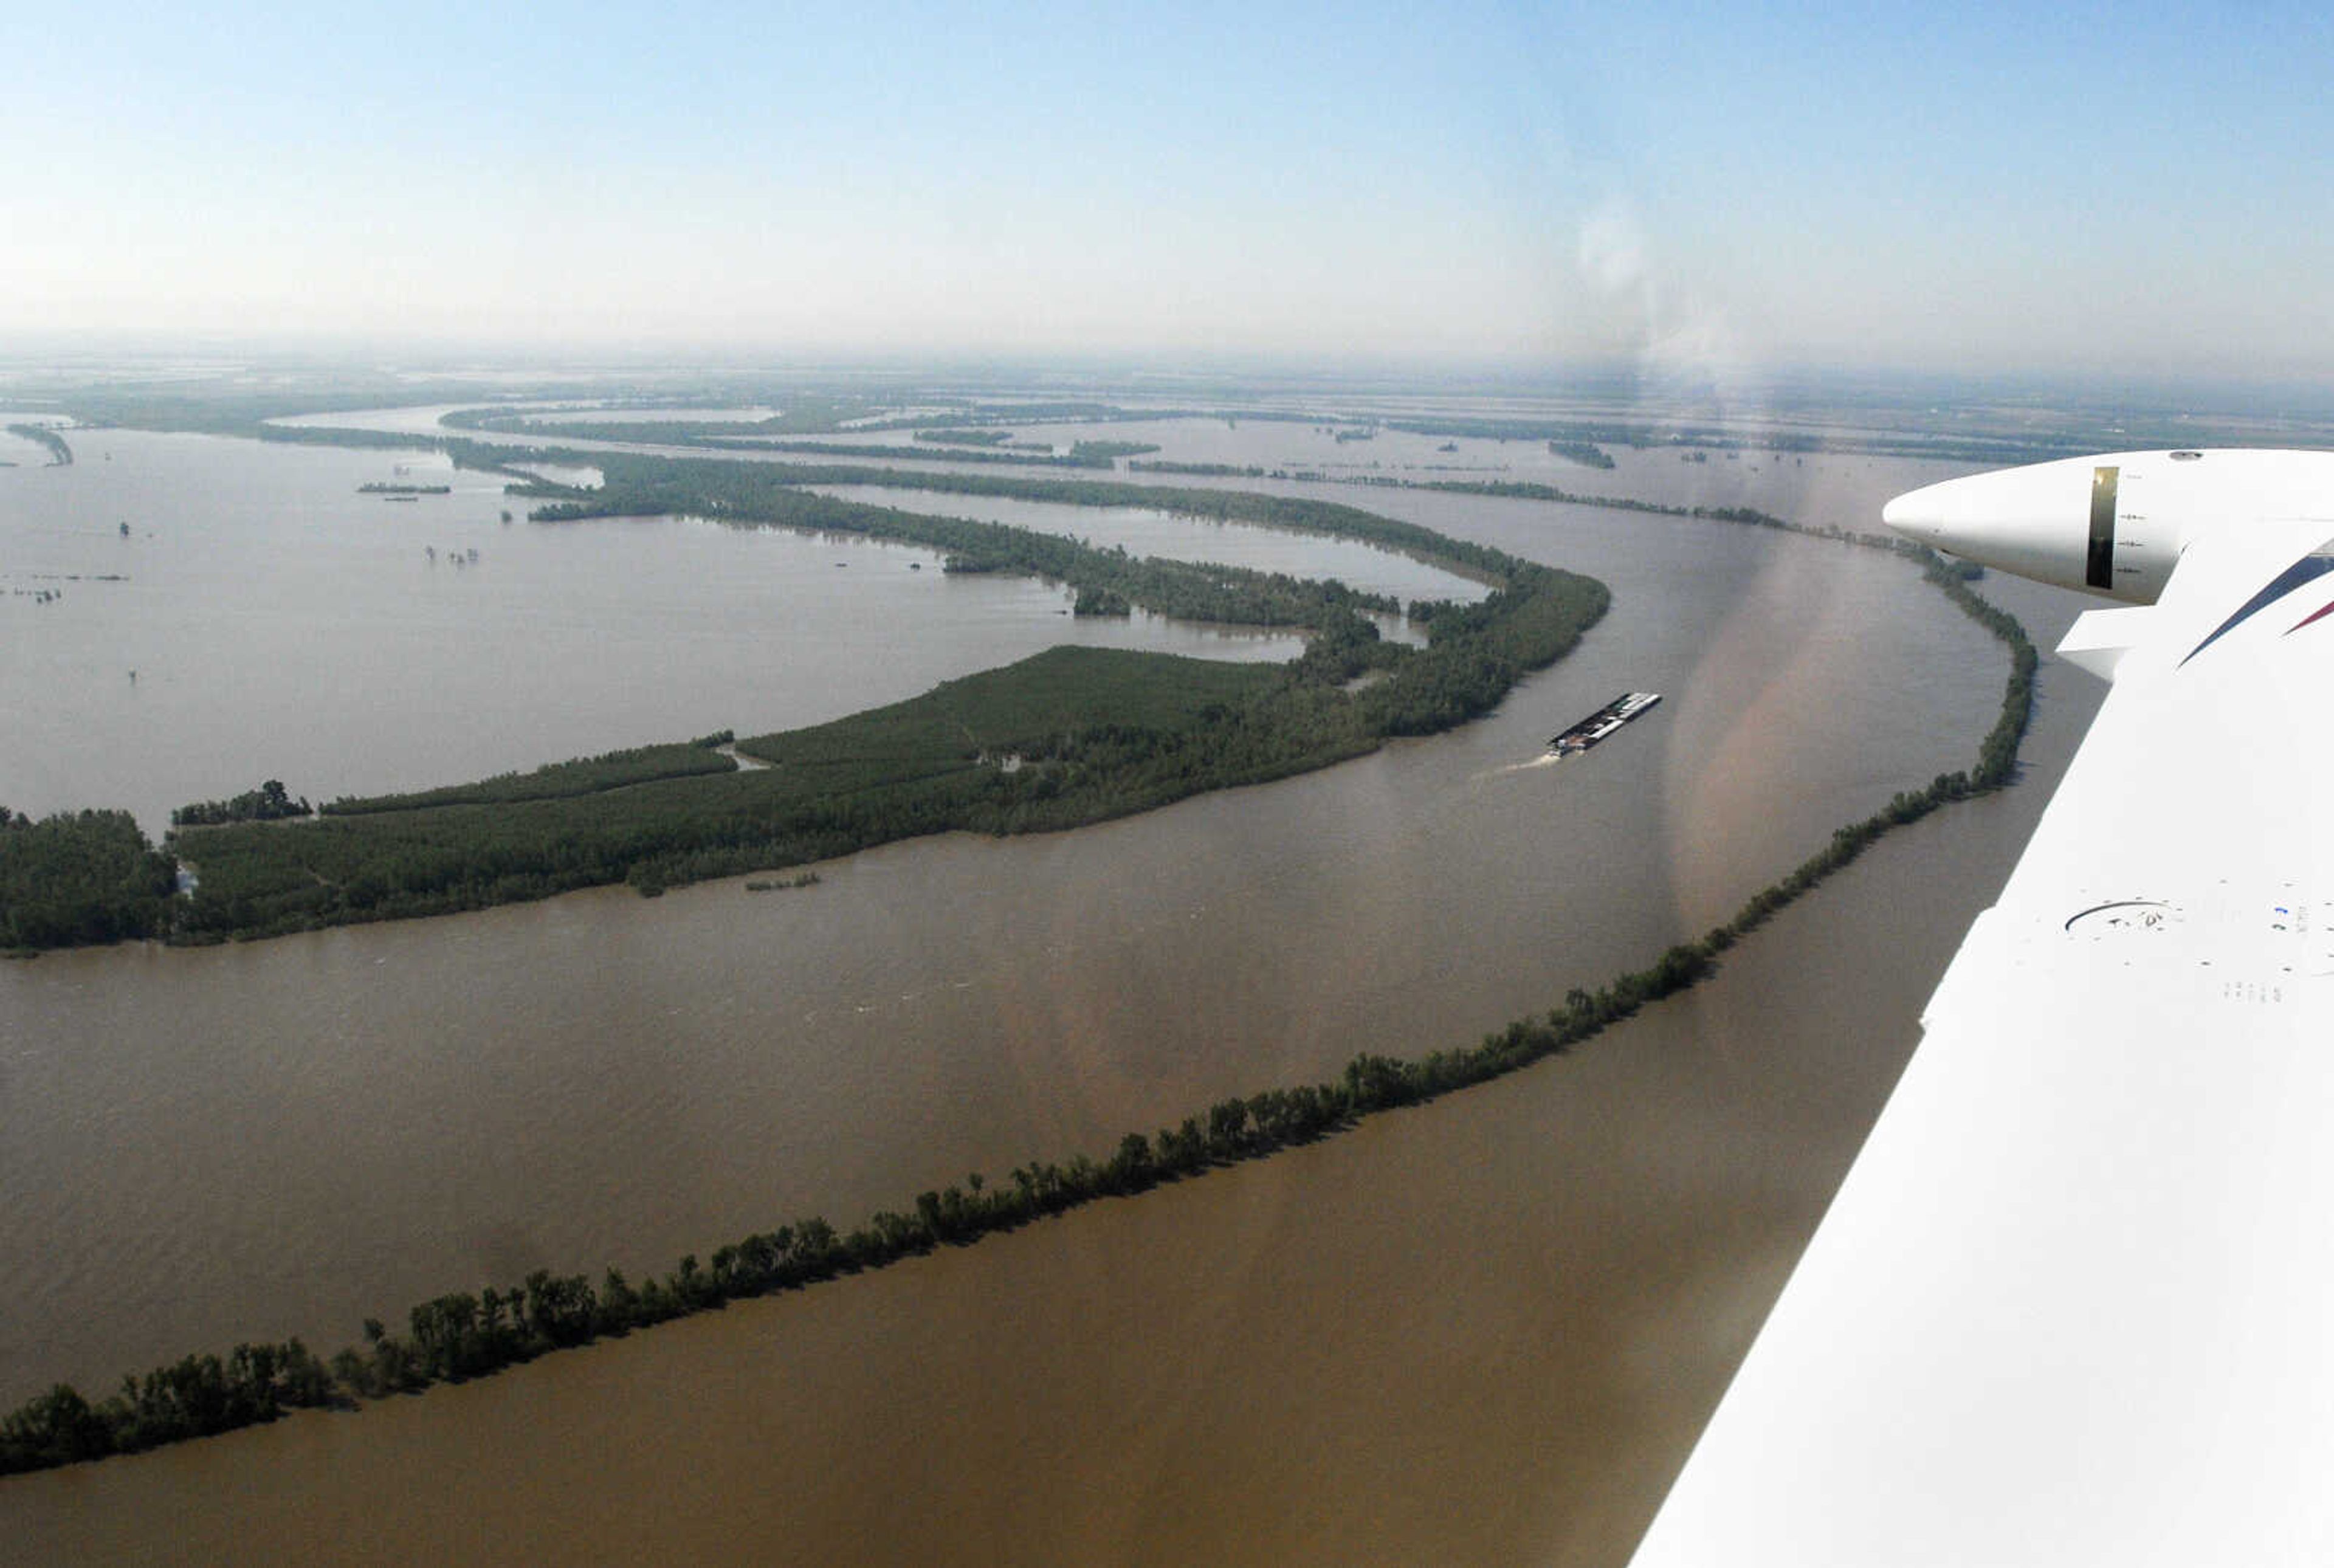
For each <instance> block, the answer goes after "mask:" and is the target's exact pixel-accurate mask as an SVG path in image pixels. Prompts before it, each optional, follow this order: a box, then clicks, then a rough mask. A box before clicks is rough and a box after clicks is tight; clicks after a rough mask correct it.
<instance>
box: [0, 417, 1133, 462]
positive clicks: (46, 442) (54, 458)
mask: <svg viewBox="0 0 2334 1568" xmlns="http://www.w3.org/2000/svg"><path fill="white" fill-rule="evenodd" d="M8 433H9V434H10V435H12V436H21V437H23V438H24V439H25V440H27V441H34V442H37V443H38V444H40V445H41V446H43V447H47V448H48V450H49V467H52V468H62V467H64V466H65V465H66V464H68V463H71V462H72V447H69V446H67V445H66V444H65V438H63V436H60V435H58V434H57V433H56V432H55V431H54V430H52V429H50V428H48V427H47V426H45V425H11V426H9V427H8ZM1153 450H1156V448H1155V447H1154V448H1153Z"/></svg>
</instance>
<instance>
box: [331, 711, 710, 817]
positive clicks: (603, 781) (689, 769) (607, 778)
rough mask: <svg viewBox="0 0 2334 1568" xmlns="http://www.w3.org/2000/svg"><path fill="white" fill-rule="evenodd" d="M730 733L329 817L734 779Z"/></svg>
mask: <svg viewBox="0 0 2334 1568" xmlns="http://www.w3.org/2000/svg"><path fill="white" fill-rule="evenodd" d="M732 738H733V737H732V736H731V735H730V733H729V732H728V730H726V729H725V730H721V731H719V733H717V734H714V735H709V736H702V737H700V738H699V739H697V740H692V741H678V742H674V743H672V744H670V745H667V746H633V747H631V748H629V749H627V750H624V751H612V752H604V753H603V754H602V755H598V756H587V757H578V758H576V759H575V760H574V761H573V762H555V763H545V765H543V766H541V767H538V768H535V769H534V770H532V771H531V772H527V773H506V774H496V775H495V776H494V777H493V778H490V779H481V780H479V781H478V782H477V784H448V785H447V786H446V787H444V788H442V789H432V790H417V791H414V792H413V793H411V794H390V795H362V796H359V795H342V797H341V798H340V799H338V800H335V801H331V802H328V803H326V804H325V806H324V808H323V809H324V813H325V814H326V815H328V816H352V817H353V816H365V815H368V814H370V813H375V812H410V811H426V810H428V809H429V808H430V807H433V806H454V805H509V804H513V803H516V802H519V801H540V800H557V799H562V798H564V797H567V796H571V795H586V794H598V793H599V792H600V791H602V790H612V789H622V788H623V787H624V786H625V785H627V784H647V783H649V782H651V780H654V779H668V778H689V777H692V776H696V775H699V774H716V773H734V772H735V771H737V767H738V765H737V763H736V762H735V761H733V760H732V759H730V758H729V757H727V756H724V755H721V753H720V752H719V751H718V750H716V749H715V748H716V747H719V746H727V745H728V744H729V742H730V740H731V739H732Z"/></svg>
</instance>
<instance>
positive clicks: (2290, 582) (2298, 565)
mask: <svg viewBox="0 0 2334 1568" xmlns="http://www.w3.org/2000/svg"><path fill="white" fill-rule="evenodd" d="M2328 572H2334V558H2329V557H2328V556H2325V555H2320V554H2318V553H2310V554H2308V555H2305V556H2303V557H2302V558H2301V559H2300V560H2299V561H2297V562H2295V563H2293V564H2292V565H2291V566H2289V567H2287V568H2286V569H2285V570H2284V571H2282V572H2279V573H2278V574H2277V575H2276V576H2275V577H2274V578H2272V579H2271V580H2270V582H2269V584H2268V586H2266V587H2264V588H2263V589H2262V591H2261V592H2259V593H2256V594H2254V595H2253V596H2252V598H2251V599H2248V600H2246V601H2244V603H2243V604H2242V605H2240V606H2238V608H2237V612H2236V613H2235V614H2234V615H2232V616H2230V617H2229V618H2228V619H2227V620H2223V622H2221V624H2220V625H2218V626H2216V627H2214V628H2213V635H2212V636H2210V637H2208V638H2206V639H2204V641H2202V642H2200V643H2198V644H2197V645H2196V646H2195V647H2194V648H2192V649H2189V650H2188V659H2194V658H2195V657H2196V656H2197V655H2198V654H2200V653H2202V652H2204V650H2205V649H2208V648H2210V647H2212V646H2213V644H2214V643H2216V642H2218V641H2220V640H2221V639H2223V637H2226V636H2227V635H2228V634H2229V633H2230V632H2232V631H2234V630H2236V629H2237V628H2238V627H2240V626H2242V625H2243V624H2244V623H2245V622H2246V621H2248V620H2252V618H2253V617H2254V616H2256V615H2258V614H2260V613H2261V612H2262V611H2264V610H2266V609H2268V608H2269V607H2270V606H2271V605H2272V604H2275V603H2276V602H2277V601H2279V600H2281V599H2282V598H2284V597H2285V596H2286V595H2287V594H2289V593H2291V592H2293V591H2294V590H2295V589H2297V588H2299V587H2300V586H2301V585H2302V584H2303V583H2305V582H2311V581H2313V580H2315V579H2317V578H2320V577H2323V576H2325V575H2326V573H2328ZM2188 659H2182V660H2181V661H2180V662H2181V663H2182V664H2184V665H2185V664H2186V663H2187V662H2188Z"/></svg>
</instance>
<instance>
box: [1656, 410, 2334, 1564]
mask: <svg viewBox="0 0 2334 1568" xmlns="http://www.w3.org/2000/svg"><path fill="white" fill-rule="evenodd" d="M2046 470H2048V471H2051V473H2050V476H2049V483H2048V484H2045V483H2044V480H2043V478H2042V477H2041V476H2044V475H2045V473H2046ZM2101 476H2106V477H2105V479H2104V481H2103V482H2104V483H2105V484H2106V486H2107V490H2108V496H2107V502H2106V504H2105V505H2106V508H2107V510H2106V515H2105V516H2104V519H2102V516H2101V514H2100V510H2099V503H2098V486H2099V484H2100V483H2102V479H2101ZM2087 484H2088V486H2089V488H2088V492H2087V491H2086V490H2085V489H2084V486H2086V485H2087ZM1956 486H1959V487H1960V488H1959V489H1958V490H1956ZM2118 487H2119V489H2120V495H2117V490H2118ZM2038 497H2039V498H2040V499H2038ZM2069 508H2071V512H2070V511H2069ZM1889 518H1890V521H1891V523H1892V524H1896V525H1898V526H1900V527H1901V528H1902V529H1903V531H1905V532H1907V533H1910V534H1914V536H1916V537H1927V538H1930V539H1932V540H1934V542H1936V543H1938V544H1941V545H1942V546H1943V547H1945V548H1949V549H1956V550H1957V551H1960V552H1961V553H1968V554H1972V555H1973V556H1975V557H1976V558H1979V559H1988V558H1992V559H1993V560H1996V561H2000V562H2002V563H2005V564H2009V563H2011V561H2012V560H2013V559H2015V560H2016V562H2017V563H2018V564H2019V569H2021V570H2024V571H2026V572H2028V573H2029V574H2030V575H2035V576H2041V577H2044V578H2045V580H2051V581H2070V582H2075V583H2077V584H2078V585H2079V584H2082V583H2086V582H2088V584H2089V585H2090V586H2091V587H2093V588H2094V589H2096V590H2100V591H2104V592H2111V593H2113V592H2120V594H2121V596H2123V597H2126V598H2130V599H2136V600H2141V601H2142V602H2139V603H2136V604H2134V605H2133V606H2131V607H2129V608H2124V609H2114V610H2103V611H2093V612H2091V613H2090V614H2088V615H2086V616H2085V617H2084V618H2083V619H2082V620H2080V621H2078V623H2077V625H2076V627H2075V629H2074V630H2072V631H2071V632H2070V633H2069V636H2068V638H2067V640H2066V641H2065V643H2063V644H2062V645H2061V651H2062V652H2064V653H2066V654H2067V655H2068V656H2069V658H2071V659H2075V660H2076V661H2077V662H2079V663H2082V664H2085V665H2087V666H2088V667H2089V668H2091V669H2095V670H2097V671H2098V672H2100V673H2103V674H2111V675H2112V678H2113V680H2114V688H2113V690H2112V691H2111V692H2110V693H2109V695H2108V697H2107V701H2106V703H2105V704H2104V705H2103V707H2101V709H2100V712H2099V715H2098V718H2097V719H2096V721H2095V722H2094V724H2093V726H2092V728H2091V731H2090V734H2089V735H2088V736H2087V737H2086V739H2085V741H2084V743H2083V746H2082V747H2081V749H2080V751H2079V752H2078V755H2076V757H2075V759H2074V762H2073V763H2072V765H2070V766H2069V770H2068V772H2067V774H2066V777H2065V779H2064V780H2063V782H2062V783H2061V784H2060V786H2059V791H2058V794H2057V795H2056V796H2055V797H2054V798H2053V800H2052V801H2051V803H2050V805H2049V809H2048V810H2047V812H2046V813H2044V815H2043V817H2042V820H2041V822H2040V825H2039V826H2038V827H2037V829H2036V831H2035V833H2034V837H2033V840H2032V842H2030V844H2029V846H2028V848H2027V851H2026V853H2025V855H2024V856H2023V858H2022V859H2021V861H2020V862H2019V864H2018V867H2017V869H2016V871H2014V872H2013V873H2012V875H2011V879H2010V881H2009V883H2008V885H2007V886H2006V887H2005V889H2004V890H2003V891H2002V895H2001V901H2000V902H1999V904H1997V905H1996V906H1995V907H1994V908H1993V909H1990V910H1988V911H1987V912H1986V913H1985V914H1984V915H1982V916H1981V917H1980V918H1979V919H1978V921H1977V923H1976V924H1975V926H1974V927H1973V928H1972V929H1971V932H1970V934H1969V937H1968V938H1967V939H1966V941H1965V942H1964V943H1963V947H1962V949H1961V951H1960V953H1959V954H1958V955H1957V956H1956V957H1955V958H1954V960H1953V965H1952V966H1951V967H1950V968H1949V969H1948V971H1947V972H1946V975H1945V976H1944V979H1943V982H1942V983H1941V984H1940V986H1938V989H1937V991H1936V994H1935V996H1934V997H1933V999H1932V1000H1931V1002H1930V1004H1929V1007H1928V1010H1927V1012H1926V1013H1925V1014H1924V1016H1923V1023H1924V1037H1923V1040H1922V1044H1921V1045H1920V1047H1919V1049H1918V1050H1917V1051H1916V1052H1915V1053H1914V1057H1913V1060H1912V1062H1911V1063H1910V1064H1909V1066H1908V1067H1907V1068H1906V1070H1905V1076H1904V1078H1903V1080H1902V1081H1901V1082H1900V1083H1899V1085H1898V1087H1897V1089H1896V1090H1895V1093H1894V1095H1893V1097H1892V1098H1891V1100H1890V1101H1889V1103H1888V1105H1887V1107H1886V1111H1884V1112H1883V1114H1882V1116H1881V1118H1880V1121H1878V1123H1877V1124H1876V1127H1875V1129H1874V1130H1873V1132H1872V1135H1871V1137H1870V1140H1868V1142H1867V1143H1866V1147H1865V1149H1864V1150H1863V1152H1862V1154H1861V1155H1860V1156H1859V1157H1858V1159H1857V1162H1856V1165H1855V1167H1854V1169H1852V1170H1851V1172H1850V1173H1849V1175H1848V1177H1847V1181H1846V1183H1845V1184H1844V1186H1843V1187H1842V1188H1841V1189H1840V1192H1839V1195H1838V1197H1837V1198H1836V1199H1835V1201H1834V1203H1833V1206H1832V1208H1831V1210H1830V1212H1829V1213H1828V1216H1827V1217H1826V1218H1825V1219H1824V1221H1823V1224H1822V1226H1821V1227H1819V1228H1818V1232H1817V1234H1816V1236H1815V1238H1814V1240H1813V1241H1812V1242H1811V1243H1810V1244H1809V1246H1808V1250H1807V1253H1806V1255H1804V1257H1803V1258H1802V1259H1801V1261H1800V1263H1799V1267H1798V1269H1797V1271H1796V1272H1795V1273H1794V1275H1793V1276H1792V1278H1791V1280H1790V1282H1789V1285H1788V1286H1787V1287H1786V1289H1785V1290H1784V1292H1783V1294H1782V1296H1781V1297H1780V1299H1779V1301H1778V1303H1776V1306H1775V1309H1774V1312H1773V1313H1772V1314H1771V1316H1770V1319H1769V1321H1768V1323H1767V1324H1766V1327H1765V1328H1764V1330H1763V1331H1762V1332H1761V1333H1760V1337H1759V1339H1758V1341H1757V1342H1756V1344H1755V1345H1754V1346H1753V1348H1752V1350H1751V1353H1750V1355H1749V1357H1748V1358H1747V1360H1746V1361H1745V1362H1744V1364H1743V1366H1742V1368H1741V1371H1740V1372H1739V1373H1738V1374H1737V1376H1736V1378H1735V1380H1734V1382H1733V1385H1732V1386H1731V1389H1730V1390H1729V1391H1728V1393H1727V1395H1726V1397H1725V1399H1724V1400H1723V1401H1722V1403H1721V1405H1720V1407H1719V1409H1718V1412H1717V1414H1716V1415H1715V1416H1714V1417H1713V1418H1712V1421H1711V1424H1710V1426H1709V1428H1708V1429H1707V1430H1706V1431H1705V1433H1704V1435H1703V1437H1702V1441H1701V1443H1700V1445H1699V1446H1698V1447H1697V1448H1696V1449H1695V1451H1694V1453H1693V1457H1692V1458H1691V1459H1690V1460H1689V1461H1688V1464H1687V1466H1686V1468H1685V1470H1684V1472H1683V1474H1682V1475H1681V1476H1680V1477H1679V1479H1678V1482H1677V1484H1676V1486H1675V1487H1674V1488H1673V1491H1672V1493H1671V1494H1670V1496H1669V1498H1668V1501H1667V1502H1666V1503H1665V1504H1664V1506H1663V1509H1662V1511H1661V1513H1660V1515H1659V1516H1658V1517H1657V1518H1656V1519H1655V1521H1654V1526H1653V1528H1652V1530H1651V1531H1650V1532H1649V1533H1648V1534H1647V1536H1646V1538H1645V1540H1644V1544H1643V1545H1642V1546H1641V1547H1640V1549H1639V1551H1638V1554H1637V1556H1636V1559H1635V1561H1636V1563H1638V1564H1640V1565H1641V1568H1654V1565H1665V1564H1692V1565H1693V1568H1708V1565H1711V1564H1733V1563H1789V1564H1793V1565H1794V1568H1805V1565H1810V1564H1826V1563H1839V1564H1856V1565H1857V1568H1867V1565H1872V1564H1910V1563H1938V1564H1954V1565H1956V1568H1962V1565H1972V1564H1987V1565H1992V1564H2008V1563H2115V1564H2118V1565H2130V1564H2143V1563H2183V1564H2193V1563H2301V1562H2308V1563H2326V1562H2334V790H2329V779H2334V725H2329V722H2328V721H2329V717H2334V712H2330V711H2329V702H2328V698H2327V693H2328V692H2329V689H2334V454H2326V455H2321V454H2298V453H2281V454H2268V453H2204V454H2193V453H2192V454H2170V453H2153V454H2123V455H2118V456H2115V457H2099V458H2088V459H2083V460H2081V461H2080V462H2079V463H2076V464H2071V465H2058V464H2054V465H2043V466H2041V467H2037V468H2034V469H2027V470H2019V471H2014V474H2013V475H2011V476H1978V477H1976V478H1974V479H1972V480H1966V481H1955V482H1953V484H1952V485H1948V486H1934V487H1932V490H1931V491H1926V492H1916V493H1915V495H1912V496H1907V497H1903V498H1900V500H1899V501H1898V502H1896V503H1893V504H1892V505H1891V507H1890V512H1889ZM2103 539H2104V543H2103V542H2102V541H2103ZM2045 544H2047V545H2048V548H2042V546H2043V545H2045ZM2021 552H2022V553H2021ZM2053 562H2055V563H2056V564H2055V566H2054V565H2053V564H2052V563H2053ZM2038 567H2039V568H2040V569H2038ZM2119 567H2128V568H2129V570H2127V571H2124V572H2121V573H2120V575H2119V574H2118V568H2119ZM2053 572H2056V575H2055V576H2054V575H2052V573H2053ZM2149 597H2153V598H2154V602H2152V603H2150V602H2145V600H2146V599H2147V598H2149Z"/></svg>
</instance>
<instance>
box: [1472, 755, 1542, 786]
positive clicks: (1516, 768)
mask: <svg viewBox="0 0 2334 1568" xmlns="http://www.w3.org/2000/svg"><path fill="white" fill-rule="evenodd" d="M1563 760H1564V758H1563V757H1562V756H1561V755H1558V754H1557V753H1555V752H1552V751H1550V752H1542V753H1541V754H1540V755H1538V756H1536V757H1534V758H1532V759H1531V761H1529V762H1511V763H1509V764H1508V765H1506V766H1505V767H1493V768H1485V769H1484V770H1483V771H1482V772H1481V773H1479V774H1476V775H1475V776H1474V777H1473V778H1472V779H1471V780H1469V781H1468V782H1469V783H1471V784H1481V783H1482V782H1483V781H1484V780H1485V779H1494V778H1506V777H1507V776H1508V775H1509V774H1519V773H1530V772H1532V771H1533V770H1534V769H1536V768H1544V767H1554V766H1555V765H1557V764H1558V763H1560V762H1562V761H1563Z"/></svg>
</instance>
